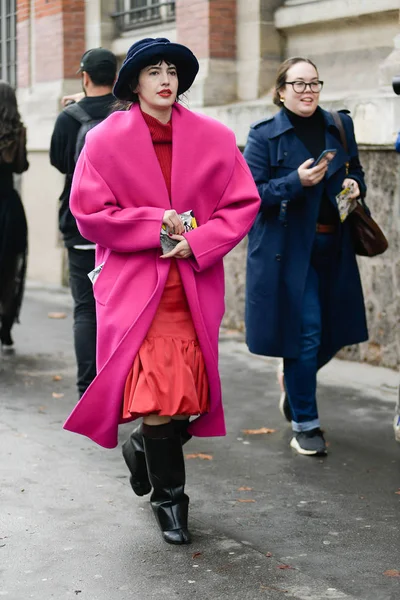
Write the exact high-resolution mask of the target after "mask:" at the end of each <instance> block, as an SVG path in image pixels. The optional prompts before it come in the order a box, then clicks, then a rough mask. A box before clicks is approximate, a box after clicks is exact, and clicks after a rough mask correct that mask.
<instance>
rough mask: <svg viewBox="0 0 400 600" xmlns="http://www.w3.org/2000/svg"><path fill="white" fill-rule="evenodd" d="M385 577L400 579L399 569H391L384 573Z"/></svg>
mask: <svg viewBox="0 0 400 600" xmlns="http://www.w3.org/2000/svg"><path fill="white" fill-rule="evenodd" d="M384 575H386V577H400V571H398V570H397V569H389V570H388V571H385V572H384Z"/></svg>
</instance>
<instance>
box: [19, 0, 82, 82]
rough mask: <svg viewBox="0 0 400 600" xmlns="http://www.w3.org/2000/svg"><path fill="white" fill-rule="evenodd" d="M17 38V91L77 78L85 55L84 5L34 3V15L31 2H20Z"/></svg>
mask: <svg viewBox="0 0 400 600" xmlns="http://www.w3.org/2000/svg"><path fill="white" fill-rule="evenodd" d="M32 18H33V19H34V22H33V23H32V22H31V19H32ZM17 36H18V37H17V39H18V44H17V46H18V87H27V86H29V85H32V84H34V83H35V82H37V83H42V82H47V81H54V80H57V79H66V78H72V77H76V71H77V69H78V66H79V61H80V58H81V56H82V54H83V53H84V51H85V1H84V0H35V3H34V12H33V13H32V15H31V13H30V1H29V0H17ZM31 36H32V37H31ZM32 42H33V48H34V53H33V54H32V53H31V48H30V44H31V43H32ZM32 60H33V61H34V64H33V65H32V64H31V61H32ZM30 72H33V73H34V79H35V81H33V82H32V81H30Z"/></svg>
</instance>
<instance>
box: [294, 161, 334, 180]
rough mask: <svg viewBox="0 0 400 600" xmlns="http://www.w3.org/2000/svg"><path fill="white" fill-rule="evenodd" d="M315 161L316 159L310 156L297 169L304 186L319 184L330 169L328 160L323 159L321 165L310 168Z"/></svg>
mask: <svg viewBox="0 0 400 600" xmlns="http://www.w3.org/2000/svg"><path fill="white" fill-rule="evenodd" d="M313 162H314V159H313V158H309V159H307V160H306V161H305V162H303V164H302V165H300V166H299V168H298V169H297V172H298V174H299V177H300V183H301V185H302V186H303V187H311V186H313V185H317V183H319V182H320V181H322V180H323V178H324V177H325V173H326V172H327V170H328V161H327V160H322V161H321V162H320V163H319V165H317V166H316V167H312V168H311V169H310V166H311V165H312V164H313Z"/></svg>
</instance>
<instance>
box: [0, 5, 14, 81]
mask: <svg viewBox="0 0 400 600" xmlns="http://www.w3.org/2000/svg"><path fill="white" fill-rule="evenodd" d="M0 78H1V79H3V80H4V81H7V82H8V83H9V84H10V85H12V86H13V87H14V88H15V87H16V85H17V36H16V0H0Z"/></svg>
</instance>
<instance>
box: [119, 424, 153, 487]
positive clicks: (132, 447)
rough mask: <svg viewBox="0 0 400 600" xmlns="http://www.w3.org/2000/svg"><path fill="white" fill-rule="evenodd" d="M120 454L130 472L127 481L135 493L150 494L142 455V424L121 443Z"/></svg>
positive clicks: (144, 458)
mask: <svg viewBox="0 0 400 600" xmlns="http://www.w3.org/2000/svg"><path fill="white" fill-rule="evenodd" d="M122 456H123V457H124V460H125V462H126V465H127V467H128V469H129V471H130V472H131V476H130V478H129V481H130V484H131V486H132V489H133V491H134V492H135V494H136V495H137V496H145V495H146V494H150V492H151V485H150V481H149V475H148V473H147V465H146V457H145V455H144V447H143V433H142V424H140V425H138V426H137V427H135V429H134V430H133V431H132V433H131V435H130V436H129V438H128V439H127V440H126V442H124V443H123V444H122Z"/></svg>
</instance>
